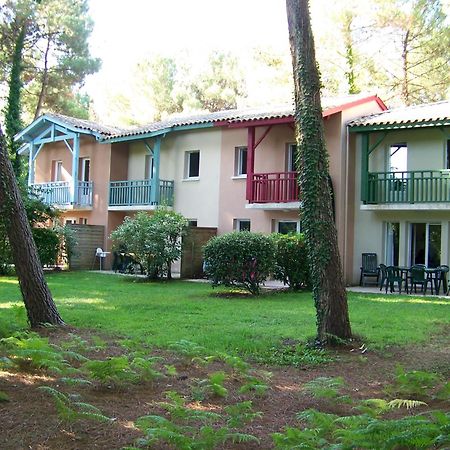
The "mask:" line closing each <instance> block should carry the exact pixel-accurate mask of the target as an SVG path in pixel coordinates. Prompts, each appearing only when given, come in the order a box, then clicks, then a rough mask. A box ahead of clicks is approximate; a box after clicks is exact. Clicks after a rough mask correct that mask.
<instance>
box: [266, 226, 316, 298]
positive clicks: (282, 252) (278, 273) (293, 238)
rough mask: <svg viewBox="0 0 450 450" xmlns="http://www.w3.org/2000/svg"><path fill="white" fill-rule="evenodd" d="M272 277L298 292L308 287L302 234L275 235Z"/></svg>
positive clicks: (307, 268)
mask: <svg viewBox="0 0 450 450" xmlns="http://www.w3.org/2000/svg"><path fill="white" fill-rule="evenodd" d="M274 240H275V244H276V250H275V268H274V273H273V274H274V277H275V279H277V280H280V281H282V282H283V283H284V284H287V285H288V286H289V287H290V288H291V289H294V290H298V289H301V288H305V287H308V286H309V285H310V277H309V264H308V255H307V250H306V244H305V237H304V235H303V234H301V233H298V234H275V235H274Z"/></svg>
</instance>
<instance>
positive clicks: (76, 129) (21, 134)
mask: <svg viewBox="0 0 450 450" xmlns="http://www.w3.org/2000/svg"><path fill="white" fill-rule="evenodd" d="M45 121H47V122H50V123H54V124H56V125H59V126H61V127H64V128H67V129H68V130H70V131H72V132H74V133H81V134H89V135H91V136H94V137H95V138H96V139H97V140H100V139H102V137H103V136H104V135H102V134H101V133H98V132H96V131H92V130H87V129H84V128H79V127H76V126H74V125H71V124H68V123H67V122H65V121H64V120H60V119H57V118H55V117H52V116H48V115H47V114H44V115H42V116H40V117H38V118H37V119H36V120H34V121H33V122H31V123H30V125H28V126H27V127H26V128H24V129H23V130H22V131H21V132H19V133H17V134H16V135H15V136H14V141H16V142H17V141H20V140H23V141H25V142H31V141H32V140H33V139H32V138H31V139H26V136H28V135H29V133H30V132H31V131H32V130H33V128H36V126H38V125H39V124H41V123H42V122H45Z"/></svg>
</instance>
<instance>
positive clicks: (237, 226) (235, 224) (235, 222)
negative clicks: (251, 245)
mask: <svg viewBox="0 0 450 450" xmlns="http://www.w3.org/2000/svg"><path fill="white" fill-rule="evenodd" d="M244 222H245V223H246V222H248V228H249V229H248V230H241V225H242V224H243V223H244ZM251 229H252V221H251V220H250V219H233V230H234V231H251Z"/></svg>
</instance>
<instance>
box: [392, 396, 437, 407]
mask: <svg viewBox="0 0 450 450" xmlns="http://www.w3.org/2000/svg"><path fill="white" fill-rule="evenodd" d="M387 406H388V408H390V409H394V408H406V409H412V408H417V407H418V406H428V405H427V404H426V403H425V402H421V401H419V400H404V399H400V398H397V399H395V400H391V401H390V402H388V404H387Z"/></svg>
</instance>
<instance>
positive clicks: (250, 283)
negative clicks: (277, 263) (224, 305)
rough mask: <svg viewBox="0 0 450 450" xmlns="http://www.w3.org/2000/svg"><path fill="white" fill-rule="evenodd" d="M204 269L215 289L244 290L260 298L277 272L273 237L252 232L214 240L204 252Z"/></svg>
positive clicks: (205, 247)
mask: <svg viewBox="0 0 450 450" xmlns="http://www.w3.org/2000/svg"><path fill="white" fill-rule="evenodd" d="M203 251H204V256H205V263H204V269H205V273H206V275H207V277H208V278H209V279H210V280H211V281H212V282H213V285H220V284H223V285H225V286H240V287H243V288H245V289H247V290H248V291H249V292H251V293H252V294H259V291H260V286H261V283H263V282H264V281H265V280H266V279H267V277H268V276H269V274H270V273H271V271H272V270H273V263H274V254H275V243H274V241H273V239H272V238H271V237H270V236H267V235H264V234H260V233H251V232H249V231H242V232H233V233H228V234H223V235H221V236H217V237H214V238H212V239H210V240H209V241H208V242H207V244H206V245H205V246H204V248H203Z"/></svg>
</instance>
